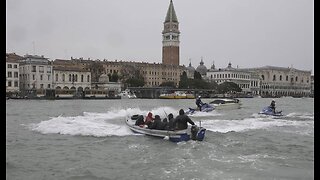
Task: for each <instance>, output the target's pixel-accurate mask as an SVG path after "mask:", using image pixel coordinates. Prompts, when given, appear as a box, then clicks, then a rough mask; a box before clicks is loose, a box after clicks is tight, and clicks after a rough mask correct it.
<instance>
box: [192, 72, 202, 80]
mask: <svg viewBox="0 0 320 180" xmlns="http://www.w3.org/2000/svg"><path fill="white" fill-rule="evenodd" d="M193 77H194V79H202V76H201V74H200V73H199V72H198V71H195V72H194V74H193Z"/></svg>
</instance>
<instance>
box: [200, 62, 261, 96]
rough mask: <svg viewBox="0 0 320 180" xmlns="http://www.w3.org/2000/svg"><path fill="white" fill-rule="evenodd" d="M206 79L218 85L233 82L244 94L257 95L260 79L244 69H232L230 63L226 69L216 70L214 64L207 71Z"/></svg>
mask: <svg viewBox="0 0 320 180" xmlns="http://www.w3.org/2000/svg"><path fill="white" fill-rule="evenodd" d="M206 74H207V77H206V79H207V80H208V81H215V82H216V83H218V84H221V83H223V82H234V83H236V84H237V85H238V86H239V87H240V88H241V89H242V92H243V93H245V94H254V95H259V91H260V79H259V76H258V75H257V74H255V73H254V72H252V71H248V70H246V69H239V68H233V67H232V66H231V63H229V64H228V67H227V68H219V69H216V68H215V66H214V64H213V65H212V66H211V68H210V69H209V70H208V71H207V73H206Z"/></svg>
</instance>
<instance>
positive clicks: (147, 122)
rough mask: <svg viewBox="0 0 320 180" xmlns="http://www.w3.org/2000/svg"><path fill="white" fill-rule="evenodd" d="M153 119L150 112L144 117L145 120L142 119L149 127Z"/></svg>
mask: <svg viewBox="0 0 320 180" xmlns="http://www.w3.org/2000/svg"><path fill="white" fill-rule="evenodd" d="M153 120H154V118H153V117H152V113H151V112H149V113H148V115H147V117H146V119H145V121H144V124H145V125H147V126H148V127H149V126H151V124H152V123H153Z"/></svg>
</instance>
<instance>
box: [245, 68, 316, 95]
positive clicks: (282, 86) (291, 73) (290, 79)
mask: <svg viewBox="0 0 320 180" xmlns="http://www.w3.org/2000/svg"><path fill="white" fill-rule="evenodd" d="M248 70H251V71H254V72H256V73H257V74H258V75H259V77H260V79H261V96H263V97H281V96H293V97H303V96H309V95H310V92H311V90H310V88H311V71H305V70H298V69H295V68H292V67H291V68H289V67H287V68H284V67H275V66H264V67H259V68H249V69H248Z"/></svg>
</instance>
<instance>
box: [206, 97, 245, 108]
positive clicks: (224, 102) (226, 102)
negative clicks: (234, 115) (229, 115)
mask: <svg viewBox="0 0 320 180" xmlns="http://www.w3.org/2000/svg"><path fill="white" fill-rule="evenodd" d="M209 104H211V105H213V106H214V107H215V109H238V108H240V105H241V103H240V101H239V99H235V98H224V99H215V100H213V101H211V102H210V103H209Z"/></svg>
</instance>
